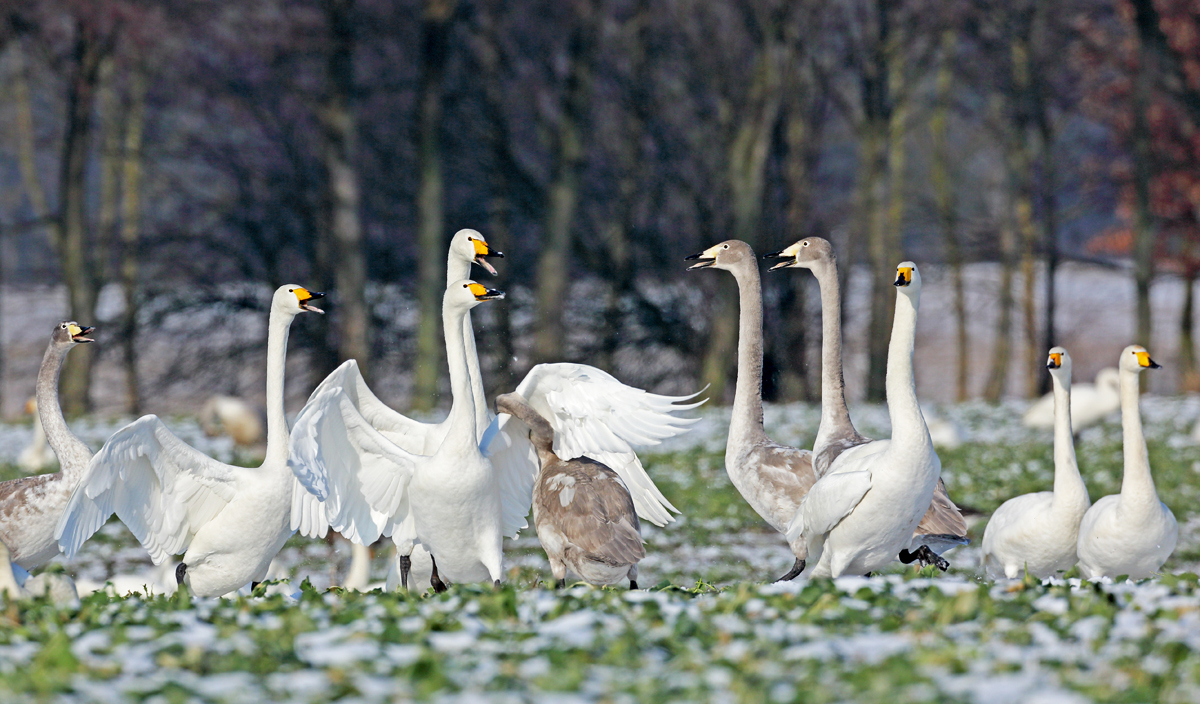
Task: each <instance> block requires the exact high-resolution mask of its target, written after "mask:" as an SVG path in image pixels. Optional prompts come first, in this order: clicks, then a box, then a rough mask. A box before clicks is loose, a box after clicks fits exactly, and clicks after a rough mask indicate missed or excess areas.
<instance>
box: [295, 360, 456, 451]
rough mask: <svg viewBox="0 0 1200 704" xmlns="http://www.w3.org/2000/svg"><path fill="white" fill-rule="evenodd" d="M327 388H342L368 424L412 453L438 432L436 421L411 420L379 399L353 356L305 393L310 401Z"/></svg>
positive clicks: (438, 439) (422, 448)
mask: <svg viewBox="0 0 1200 704" xmlns="http://www.w3.org/2000/svg"><path fill="white" fill-rule="evenodd" d="M329 388H337V389H340V390H342V391H343V392H344V393H345V394H346V395H347V396H348V397H350V399H351V401H352V403H353V404H354V406H355V408H357V409H358V412H359V414H361V415H362V417H363V418H364V419H365V420H366V421H367V422H368V423H370V425H371V427H373V428H375V430H377V431H379V433H380V434H381V435H383V436H384V437H385V438H387V439H388V440H390V441H392V443H394V444H395V445H396V446H397V447H399V448H400V449H402V450H405V451H406V452H410V453H412V454H414V455H420V454H423V453H424V452H425V448H426V447H427V446H428V444H429V437H430V435H431V434H433V435H436V434H438V432H439V429H440V428H441V426H440V425H438V424H434V423H422V422H421V421H417V420H413V419H412V418H409V417H408V416H405V415H402V414H400V413H399V412H397V411H395V410H393V409H392V408H391V407H389V406H388V405H387V404H385V403H384V402H383V401H380V400H379V398H378V397H377V396H375V394H374V392H372V391H371V389H370V387H368V386H367V382H366V380H365V379H363V376H362V372H361V371H359V369H358V362H357V361H355V360H353V359H348V360H346V361H345V362H343V363H342V365H341V366H339V367H338V368H337V369H334V370H333V371H332V372H330V374H329V376H327V377H325V380H324V381H322V382H321V383H320V384H318V385H317V388H316V389H314V390H313V392H312V394H310V395H309V397H308V402H309V403H312V401H313V399H315V398H317V397H318V396H320V395H323V394H324V393H325V391H326V390H327V389H329ZM437 442H440V438H437Z"/></svg>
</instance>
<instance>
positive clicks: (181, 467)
mask: <svg viewBox="0 0 1200 704" xmlns="http://www.w3.org/2000/svg"><path fill="white" fill-rule="evenodd" d="M323 296H324V294H321V293H311V292H309V291H307V290H306V289H304V288H302V287H300V286H295V285H287V286H281V287H279V288H278V289H277V290H276V291H275V294H274V296H273V297H272V301H271V315H270V322H269V323H268V334H267V454H266V459H265V460H264V461H263V463H262V466H261V467H258V468H246V467H233V466H230V465H227V464H222V463H220V462H217V461H216V460H214V459H212V458H211V457H208V456H207V455H205V454H203V453H201V452H199V451H198V450H196V449H195V448H192V447H190V446H189V445H187V444H185V443H184V442H183V441H182V440H180V439H179V438H178V437H176V436H175V435H174V434H173V433H171V431H170V430H168V429H167V426H166V425H164V424H163V422H162V421H161V420H160V419H159V418H158V417H157V416H153V415H148V416H143V417H141V418H139V419H138V420H136V421H134V422H133V423H131V424H129V425H127V426H125V427H124V428H122V429H121V430H119V431H117V433H116V434H114V435H113V436H112V437H111V438H109V440H108V442H106V443H105V444H104V447H103V449H101V450H100V452H99V453H98V454H97V455H96V457H95V458H94V459H93V460H92V462H91V464H90V465H89V466H88V471H87V475H86V477H85V478H84V480H83V482H82V483H81V484H80V486H79V488H78V489H77V490H76V492H75V495H74V496H73V497H72V498H71V503H70V505H69V506H68V508H67V511H66V513H65V514H64V515H63V517H62V520H61V521H60V522H59V524H58V530H57V533H56V537H57V538H58V540H59V543H60V544H61V545H62V547H63V550H64V551H65V552H66V554H67V556H68V557H71V556H74V554H75V553H76V552H77V551H78V550H79V548H80V546H82V545H83V543H84V542H85V541H86V540H87V539H88V538H89V537H91V536H92V534H94V533H95V532H96V531H97V530H99V529H100V527H101V526H102V525H104V522H105V521H106V520H108V517H109V516H111V515H112V514H113V513H114V512H115V513H116V514H117V516H119V517H120V519H121V520H122V521H123V522H124V523H125V525H126V526H128V527H129V529H130V531H132V532H133V534H134V536H135V537H136V538H137V539H138V540H139V541H140V542H141V543H142V545H143V546H144V547H145V548H146V550H148V551H149V553H150V559H151V560H153V561H154V564H156V565H157V564H161V563H162V562H163V561H164V560H166V559H167V558H168V557H169V556H170V555H174V554H178V553H180V552H183V551H184V550H186V551H187V552H186V554H185V555H184V557H183V562H181V563H180V564H179V566H178V567H177V568H176V571H175V575H176V579H177V580H178V581H179V582H180V583H186V584H188V586H189V587H190V588H191V590H192V593H194V594H196V595H198V596H220V595H222V594H226V593H228V592H231V591H234V590H236V589H238V588H239V587H241V586H243V585H245V584H247V583H248V582H258V581H262V579H263V578H264V577H265V576H266V574H267V570H268V567H269V566H270V563H271V558H273V557H274V556H275V554H276V553H277V552H279V549H280V548H282V547H283V544H284V542H285V541H286V540H287V539H288V537H289V536H290V535H291V534H292V533H293V532H294V531H295V530H296V529H297V528H299V529H300V530H301V532H302V533H303V534H304V535H307V536H311V537H317V536H321V535H324V533H325V531H326V530H327V529H328V523H327V522H326V520H325V512H324V508H323V507H322V506H321V505H320V503H319V502H318V500H317V499H316V497H314V496H312V495H311V494H309V493H308V492H306V491H305V490H304V489H303V488H302V487H301V486H300V484H299V483H298V482H297V481H296V479H295V477H293V476H292V473H291V471H290V470H289V469H288V465H287V453H288V426H287V418H286V417H285V416H284V410H283V388H284V387H283V375H284V362H285V358H286V356H287V340H288V330H289V328H290V327H291V324H292V320H293V319H294V318H295V317H296V315H297V314H299V313H301V312H303V311H312V312H318V313H319V312H321V311H320V309H319V308H316V307H314V306H313V305H312V302H313V301H315V300H317V299H319V298H321V297H323Z"/></svg>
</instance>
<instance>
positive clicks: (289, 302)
mask: <svg viewBox="0 0 1200 704" xmlns="http://www.w3.org/2000/svg"><path fill="white" fill-rule="evenodd" d="M324 297H325V294H323V293H317V292H315V291H309V290H308V289H306V288H304V287H303V286H298V285H296V284H284V285H283V286H280V287H279V288H277V289H275V296H274V297H272V299H271V307H272V308H276V309H278V310H279V311H280V312H282V313H290V314H291V315H298V314H300V313H304V312H308V313H322V314H323V313H324V312H325V311H323V310H321V309H320V308H318V307H316V306H314V305H313V301H319V300H321V299H322V298H324Z"/></svg>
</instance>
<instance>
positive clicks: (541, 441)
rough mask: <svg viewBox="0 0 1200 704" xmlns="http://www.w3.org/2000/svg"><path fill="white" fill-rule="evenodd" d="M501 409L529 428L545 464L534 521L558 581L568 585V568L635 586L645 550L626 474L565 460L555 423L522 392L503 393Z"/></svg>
mask: <svg viewBox="0 0 1200 704" xmlns="http://www.w3.org/2000/svg"><path fill="white" fill-rule="evenodd" d="M496 412H497V413H507V414H509V415H512V416H514V417H516V418H517V419H519V420H520V421H521V422H523V423H524V424H525V425H526V426H528V427H529V439H530V441H531V442H532V443H533V446H534V448H535V449H536V450H537V454H538V462H539V464H540V465H541V469H540V470H539V472H538V476H537V480H536V481H535V482H534V486H533V522H534V526H535V527H536V528H537V534H538V540H539V541H540V542H541V543H542V547H543V548H544V549H545V550H546V556H547V557H548V558H549V559H550V569H551V571H553V572H554V577H555V579H556V580H557V584H558V585H559V586H562V585H563V584H565V582H566V570H567V568H568V567H569V568H570V569H571V571H573V572H574V573H575V574H577V575H579V576H580V577H582V578H583V580H584V581H586V582H589V583H591V584H597V585H606V584H614V583H616V582H618V581H621V580H622V579H624V578H626V577H628V578H629V588H630V589H636V588H637V563H638V562H639V561H640V560H641V559H642V558H643V557H645V556H646V550H645V547H644V545H643V544H642V536H641V526H640V524H639V523H638V517H637V512H636V511H635V510H634V506H633V498H632V497H631V496H630V495H629V489H627V488H626V487H625V484H624V482H622V481H621V478H620V477H619V476H617V473H616V472H614V471H612V470H611V469H609V468H608V467H606V466H605V465H603V464H601V463H599V462H596V461H595V460H592V459H589V458H587V457H579V458H577V459H573V460H565V461H564V460H562V459H560V458H559V457H558V456H557V455H556V454H554V430H553V428H551V427H550V423H549V422H547V421H546V419H545V418H543V417H542V416H541V414H539V413H538V412H537V411H536V410H534V409H533V408H532V407H530V405H529V404H528V403H527V402H526V400H525V399H524V398H523V397H522V396H521V395H520V394H517V393H509V394H503V395H501V396H498V397H497V398H496Z"/></svg>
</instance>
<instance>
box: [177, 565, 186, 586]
mask: <svg viewBox="0 0 1200 704" xmlns="http://www.w3.org/2000/svg"><path fill="white" fill-rule="evenodd" d="M186 575H187V564H186V563H184V562H180V563H179V564H178V565H176V567H175V583H176V584H183V578H184V576H186Z"/></svg>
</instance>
